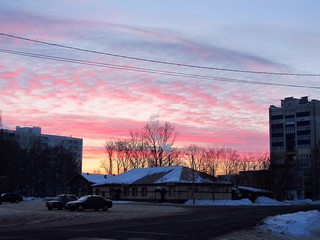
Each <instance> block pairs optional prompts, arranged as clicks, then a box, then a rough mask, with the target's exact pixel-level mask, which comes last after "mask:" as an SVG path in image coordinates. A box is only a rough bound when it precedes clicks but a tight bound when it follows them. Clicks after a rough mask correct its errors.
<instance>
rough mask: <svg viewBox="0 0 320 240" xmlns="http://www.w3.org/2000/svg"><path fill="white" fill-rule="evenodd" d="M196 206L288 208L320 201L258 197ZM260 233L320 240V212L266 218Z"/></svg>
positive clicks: (204, 202) (190, 201) (259, 228)
mask: <svg viewBox="0 0 320 240" xmlns="http://www.w3.org/2000/svg"><path fill="white" fill-rule="evenodd" d="M185 204H187V205H192V204H193V200H192V199H191V200H188V201H187V202H186V203H185ZM195 204H196V205H216V206H226V205H232V206H236V205H238V206H253V207H254V206H286V205H320V201H312V200H310V199H305V200H293V201H284V202H279V201H277V200H275V199H270V198H267V197H258V198H257V199H256V200H255V202H251V201H250V200H249V199H241V200H217V201H210V200H195ZM256 230H258V231H262V232H269V233H273V234H281V235H283V236H289V237H301V238H302V237H303V238H304V239H305V238H306V239H320V238H319V237H320V212H319V211H317V210H313V211H308V212H297V213H292V214H281V215H277V216H273V217H268V218H266V219H265V220H264V221H263V223H262V224H261V225H260V226H258V227H257V229H256Z"/></svg>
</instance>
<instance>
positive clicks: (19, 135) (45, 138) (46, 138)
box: [4, 126, 83, 172]
mask: <svg viewBox="0 0 320 240" xmlns="http://www.w3.org/2000/svg"><path fill="white" fill-rule="evenodd" d="M4 131H5V133H6V134H9V135H10V136H11V137H14V138H15V139H16V140H17V141H18V142H19V145H20V146H21V147H22V148H24V149H26V148H29V147H31V144H32V143H33V142H34V140H38V141H39V142H40V143H41V145H42V146H45V147H56V146H63V147H64V148H66V149H67V150H69V151H71V152H72V153H73V156H74V157H75V160H76V161H77V163H78V168H79V169H78V170H79V172H81V168H82V148H83V139H82V138H74V137H71V136H70V137H66V136H58V135H49V134H42V133H41V128H40V127H19V126H17V127H16V130H15V131H14V130H4Z"/></svg>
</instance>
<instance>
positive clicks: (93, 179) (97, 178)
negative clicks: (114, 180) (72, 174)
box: [81, 173, 112, 183]
mask: <svg viewBox="0 0 320 240" xmlns="http://www.w3.org/2000/svg"><path fill="white" fill-rule="evenodd" d="M81 176H82V177H83V178H85V179H86V180H87V181H88V182H90V183H100V182H103V181H104V180H106V179H107V178H110V176H112V175H105V174H91V173H81Z"/></svg>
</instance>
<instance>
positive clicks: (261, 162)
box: [257, 152, 270, 170]
mask: <svg viewBox="0 0 320 240" xmlns="http://www.w3.org/2000/svg"><path fill="white" fill-rule="evenodd" d="M257 162H258V169H259V170H269V169H270V154H269V153H268V152H266V153H264V154H262V155H260V156H259V157H258V159H257Z"/></svg>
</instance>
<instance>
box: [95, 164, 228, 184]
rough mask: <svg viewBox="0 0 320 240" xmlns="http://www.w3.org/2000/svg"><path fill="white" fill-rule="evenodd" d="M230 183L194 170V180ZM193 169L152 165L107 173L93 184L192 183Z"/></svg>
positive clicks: (197, 182)
mask: <svg viewBox="0 0 320 240" xmlns="http://www.w3.org/2000/svg"><path fill="white" fill-rule="evenodd" d="M213 181H214V182H215V183H217V184H230V183H229V182H226V181H220V180H218V179H217V178H213V177H212V176H211V175H209V174H206V173H203V172H199V171H196V170H195V171H194V182H195V183H196V184H199V183H213ZM192 182H193V170H192V169H190V168H187V167H183V166H170V167H154V168H135V169H132V170H129V171H127V172H124V173H122V174H119V175H116V176H111V175H108V176H107V178H105V179H104V180H103V181H100V182H96V184H94V186H99V185H106V184H137V185H140V184H165V183H189V184H190V183H192Z"/></svg>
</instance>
